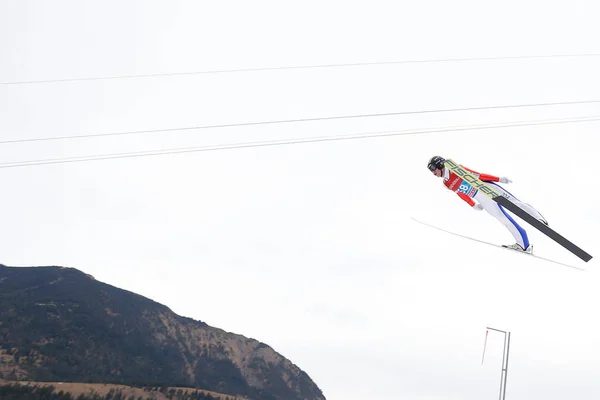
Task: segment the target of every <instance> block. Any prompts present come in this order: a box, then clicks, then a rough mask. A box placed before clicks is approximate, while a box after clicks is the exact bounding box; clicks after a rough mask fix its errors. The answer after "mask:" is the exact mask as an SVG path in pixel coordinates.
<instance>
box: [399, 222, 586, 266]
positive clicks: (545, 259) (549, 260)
mask: <svg viewBox="0 0 600 400" xmlns="http://www.w3.org/2000/svg"><path fill="white" fill-rule="evenodd" d="M411 219H412V220H413V221H415V222H418V223H419V224H421V225H425V226H428V227H430V228H433V229H437V230H438V231H442V232H445V233H448V234H450V235H454V236H458V237H461V238H464V239H469V240H472V241H474V242H478V243H483V244H487V245H488V246H493V247H497V248H500V249H504V250H508V251H510V252H512V253H517V254H522V255H525V256H530V257H534V258H537V259H539V260H543V261H547V262H550V263H553V264H558V265H562V266H563V267H569V268H573V269H578V270H580V271H585V269H583V268H579V267H575V266H573V265H569V264H565V263H562V262H560V261H555V260H551V259H549V258H546V257H540V256H536V255H535V254H532V253H526V252H524V251H518V250H512V249H509V248H506V247H503V246H501V245H498V244H495V243H491V242H486V241H485V240H479V239H475V238H472V237H469V236H465V235H461V234H460V233H455V232H451V231H448V230H446V229H442V228H438V227H437V226H434V225H431V224H428V223H426V222H423V221H419V220H418V219H416V218H414V217H411Z"/></svg>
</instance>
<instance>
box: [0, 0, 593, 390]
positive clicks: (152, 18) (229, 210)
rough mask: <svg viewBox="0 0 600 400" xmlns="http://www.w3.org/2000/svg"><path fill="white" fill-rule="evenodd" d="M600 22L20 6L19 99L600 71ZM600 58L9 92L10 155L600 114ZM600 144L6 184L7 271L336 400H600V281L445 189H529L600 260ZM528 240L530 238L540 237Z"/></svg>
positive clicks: (452, 8) (299, 7)
mask: <svg viewBox="0 0 600 400" xmlns="http://www.w3.org/2000/svg"><path fill="white" fill-rule="evenodd" d="M598 15H600V6H599V5H598V3H597V2H596V1H574V0H563V1H547V0H546V1H503V2H493V3H492V2H488V1H481V0H480V1H453V2H448V1H442V0H430V1H424V0H420V1H412V2H411V1H402V2H399V1H389V2H383V1H369V2H348V1H339V2H333V1H318V2H317V1H302V2H297V3H290V2H275V1H273V2H265V1H254V2H243V1H219V2H207V1H195V2H192V1H174V0H170V1H168V2H167V1H164V2H158V1H137V2H133V1H122V0H119V1H95V2H92V1H53V2H45V1H25V0H0V60H1V61H0V82H12V81H26V80H43V79H68V78H84V77H98V76H111V75H134V74H153V73H169V72H190V71H209V70H219V69H241V68H262V67H280V66H300V65H320V64H338V63H361V62H383V61H403V60H425V59H445V58H463V57H464V58H471V57H498V56H525V55H529V56H533V55H551V54H584V53H588V54H589V53H600V48H598V44H597V38H598V37H600V26H599V25H598V23H597V17H598ZM598 71H600V57H581V58H541V59H520V60H496V61H474V62H454V63H428V64H423V63H417V64H401V65H380V66H362V67H348V68H323V69H297V70H280V71H265V72H251V73H250V72H246V73H226V74H205V75H189V76H177V77H162V78H145V79H119V80H104V81H84V82H70V83H46V84H27V85H0V140H12V139H23V138H37V137H53V136H64V135H78V134H95V133H107V132H120V131H129V130H143V129H161V128H174V127H187V126H201V125H214V124H232V123H243V122H253V121H269V120H282V119H300V118H315V117H323V116H337V115H354V114H369V113H385V112H400V111H411V110H426V109H440V108H461V107H481V106H493V105H504V104H527V103H541V102H562V101H579V100H600V79H599V78H598ZM598 115H600V106H599V105H598V104H589V105H571V106H555V107H540V108H524V109H505V110H490V111H472V112H460V113H443V114H441V113H438V114H422V115H412V116H411V115H409V116H395V117H385V118H364V119H352V120H338V121H321V122H305V123H294V124H280V125H263V126H253V127H238V128H224V129H213V130H196V131H176V132H175V131H174V132H168V133H160V134H159V133H155V134H145V135H132V136H116V137H111V138H95V139H78V140H65V141H51V142H35V143H27V144H25V143H21V144H0V157H1V158H0V159H1V160H2V162H10V161H24V160H32V159H38V158H55V157H67V156H76V155H92V154H104V153H117V152H126V151H142V150H154V149H164V148H174V147H186V146H203V145H210V144H226V143H236V142H245V141H256V140H269V139H287V138H306V137H313V136H322V135H337V134H348V133H358V132H375V131H380V130H393V129H399V130H403V129H414V128H433V127H446V126H464V125H473V124H488V123H498V122H514V121H525V120H538V119H553V118H571V117H581V116H598ZM598 127H599V124H598V122H585V123H577V124H568V125H549V126H535V127H522V128H512V129H493V130H478V131H468V132H446V133H437V134H425V135H417V136H398V137H391V138H378V139H363V140H352V141H337V142H329V143H311V144H300V145H290V146H277V147H268V148H248V149H239V150H228V151H215V152H202V153H190V154H185V155H166V156H157V157H146V158H134V159H120V160H111V161H94V162H86V163H76V164H59V165H49V166H36V167H27V168H16V169H0V179H1V180H2V187H3V188H4V190H3V196H2V198H1V200H0V204H1V210H2V211H1V213H2V214H1V215H2V222H3V227H4V229H3V230H2V232H1V233H0V240H1V243H2V257H1V260H0V262H1V263H3V264H6V265H17V266H34V265H62V266H68V267H74V268H78V269H80V270H82V271H84V272H86V273H89V274H92V275H93V276H95V277H96V279H98V280H100V281H103V282H106V283H109V284H112V285H114V286H117V287H120V288H123V289H127V290H130V291H133V292H136V293H139V294H142V295H144V296H147V297H149V298H151V299H154V300H156V301H159V302H161V303H163V304H165V305H167V306H168V307H170V308H171V309H172V310H173V311H175V312H176V313H178V314H180V315H184V316H188V317H192V318H195V319H200V320H202V321H205V322H206V323H208V324H209V325H212V326H215V327H219V328H222V329H225V330H227V331H230V332H235V333H239V334H242V335H244V336H248V337H253V338H256V339H258V340H260V341H262V342H265V343H267V344H269V345H270V346H272V347H273V348H274V349H275V350H276V351H278V352H280V353H281V354H282V355H284V356H285V357H287V358H289V359H290V360H292V362H294V363H296V364H297V365H298V366H299V367H300V368H302V369H303V370H304V371H306V372H307V373H308V374H309V375H310V377H311V378H312V379H313V380H314V381H315V382H316V383H317V385H319V387H320V388H321V389H322V390H323V392H324V394H325V396H326V397H327V398H328V399H334V400H355V399H365V398H369V399H372V400H379V399H398V398H402V399H427V400H434V399H435V400H438V399H439V400H442V399H443V400H450V399H456V400H458V399H460V400H475V399H476V400H480V399H484V398H490V399H491V398H495V396H497V393H498V388H499V383H500V382H499V378H500V364H501V359H502V340H503V337H502V335H501V334H497V333H496V334H494V333H490V337H489V341H488V352H487V355H486V362H485V364H484V365H483V366H481V365H480V362H481V351H482V347H483V339H484V335H485V327H486V326H492V327H495V328H498V329H502V330H510V331H511V332H512V343H511V352H510V366H509V376H508V390H507V397H508V398H510V399H515V400H517V399H531V398H540V399H542V398H543V399H545V400H558V399H561V400H562V399H565V398H572V399H592V398H600V381H599V380H598V379H597V377H598V375H599V374H600V361H599V360H600V342H599V340H598V335H597V329H598V327H599V323H598V318H597V305H598V304H599V302H600V294H599V293H600V292H598V290H597V288H598V285H599V284H600V279H599V275H598V272H597V267H596V261H595V259H594V260H592V261H591V262H590V263H589V264H587V265H586V264H584V263H582V262H581V261H579V260H578V259H577V258H576V257H575V256H573V255H571V254H569V253H568V252H566V250H564V249H562V248H561V247H560V246H558V245H557V244H555V243H553V242H552V241H550V240H549V239H546V238H545V237H543V236H542V235H541V234H540V233H538V232H537V231H535V230H534V229H533V228H529V229H528V232H529V235H530V239H531V241H532V242H533V243H534V245H535V249H536V253H537V254H539V255H542V256H546V257H551V258H555V259H558V260H560V261H563V262H568V263H572V264H575V265H577V266H580V267H586V268H588V272H585V273H580V272H578V271H574V270H570V269H568V268H562V267H559V266H555V265H552V264H549V263H545V262H542V261H539V260H535V259H527V258H525V257H522V256H520V255H516V254H511V253H509V252H507V251H502V250H499V249H493V248H491V247H488V246H485V245H478V244H475V243H471V242H469V241H466V240H463V239H460V238H455V237H453V236H449V235H445V234H443V233H441V232H437V231H435V230H432V229H430V228H427V227H424V226H421V225H418V224H416V223H414V222H413V221H411V220H410V217H411V216H414V217H416V218H420V219H422V220H424V221H426V222H429V223H432V224H435V225H438V226H440V227H443V228H446V229H450V230H453V231H456V232H459V233H462V234H467V235H470V236H473V237H476V238H479V239H483V240H489V241H492V242H494V243H498V244H501V243H512V237H511V236H510V235H509V234H508V231H506V230H505V228H503V227H502V226H501V225H500V224H499V223H498V222H497V221H495V220H494V219H493V218H491V217H490V216H488V215H487V214H486V213H476V212H474V211H472V210H471V209H469V207H467V206H466V205H465V204H464V203H463V202H462V201H460V199H458V197H456V196H455V195H453V194H452V193H450V192H449V191H447V190H445V189H444V187H443V186H442V183H441V181H440V180H438V179H436V178H434V177H433V176H431V175H430V174H429V172H428V171H427V170H426V169H425V165H426V163H427V160H428V159H429V158H430V157H431V156H432V155H435V154H440V155H443V156H446V157H451V158H453V159H454V160H456V161H458V162H461V163H462V164H464V165H466V166H468V167H471V168H474V169H477V170H480V171H482V172H487V173H491V174H496V175H505V176H508V177H510V178H511V179H513V180H514V183H513V184H512V185H510V186H509V187H507V189H509V190H510V191H511V192H513V193H514V194H515V195H517V196H518V197H520V198H521V199H522V200H525V201H527V202H530V203H531V204H533V205H534V206H536V207H537V208H538V209H539V210H540V211H541V212H542V214H544V215H545V216H546V217H547V218H548V220H549V221H550V224H551V226H553V227H554V228H555V229H556V230H558V231H559V232H560V233H562V234H563V235H565V236H566V237H567V238H569V239H571V240H572V241H574V242H575V243H576V244H578V245H580V246H581V247H582V248H583V249H585V250H587V251H588V252H589V253H591V254H592V255H598V254H600V246H599V243H598V239H597V237H598V236H597V229H598V227H599V226H600V212H599V211H598V208H597V204H596V198H597V195H598V189H597V186H596V185H595V182H594V183H593V181H592V180H591V179H590V178H592V179H593V177H594V176H595V175H596V174H597V171H598V162H597V160H596V158H597V156H598V149H600V138H599V136H598V133H597V130H598ZM524 225H525V226H526V224H524Z"/></svg>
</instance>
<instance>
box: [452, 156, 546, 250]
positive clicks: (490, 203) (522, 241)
mask: <svg viewBox="0 0 600 400" xmlns="http://www.w3.org/2000/svg"><path fill="white" fill-rule="evenodd" d="M465 169H466V170H467V171H469V172H471V173H472V174H473V175H475V176H477V177H478V178H479V179H480V180H481V181H483V182H485V183H487V184H488V185H490V186H492V188H493V189H494V190H495V191H497V192H498V193H500V194H504V195H505V196H506V197H507V198H508V199H509V200H510V201H511V202H512V203H514V204H515V205H517V206H519V207H520V208H521V209H523V210H525V211H526V212H527V213H528V214H530V215H531V216H533V217H534V218H536V219H540V218H542V219H543V217H542V215H541V214H540V213H539V212H538V211H537V210H536V209H535V208H533V207H532V206H531V205H529V204H527V203H523V202H522V201H520V200H519V199H517V198H516V197H515V196H513V195H512V194H510V193H509V192H507V191H506V189H504V188H503V187H502V186H500V185H498V184H497V183H496V182H498V181H499V180H500V178H498V177H497V176H493V175H488V174H480V173H479V172H476V171H473V170H471V169H469V168H466V167H465ZM444 185H445V186H446V187H447V188H448V189H450V190H452V191H453V192H455V193H456V194H457V195H458V196H459V197H460V198H461V199H463V200H464V201H465V202H467V203H468V204H469V205H470V206H471V207H473V206H474V205H475V201H474V200H473V199H475V200H477V202H478V203H479V204H481V206H482V207H483V209H484V210H485V211H487V212H488V213H489V214H490V215H492V216H493V217H495V218H496V219H497V220H498V221H500V222H501V223H502V224H503V225H504V226H506V228H508V230H509V231H510V233H511V234H512V235H513V237H514V238H515V241H516V242H517V243H518V244H519V245H520V246H521V247H523V249H527V248H528V247H529V238H528V237H527V232H525V229H523V228H522V227H521V226H520V225H519V224H518V223H517V221H515V220H514V218H513V217H512V216H510V215H509V214H508V213H507V212H506V210H505V209H504V207H502V206H501V205H500V204H498V203H496V202H495V201H494V200H492V199H490V198H489V197H488V196H487V195H485V194H484V193H480V192H479V190H478V189H477V188H474V187H473V186H471V184H470V183H468V182H466V181H465V180H463V179H462V178H461V177H459V176H458V175H456V174H455V173H454V172H452V171H450V170H449V169H448V168H445V169H444Z"/></svg>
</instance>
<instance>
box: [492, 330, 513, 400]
mask: <svg viewBox="0 0 600 400" xmlns="http://www.w3.org/2000/svg"><path fill="white" fill-rule="evenodd" d="M487 329H490V330H492V331H496V332H500V333H503V334H504V349H503V352H502V370H501V371H500V394H499V397H498V399H499V400H505V399H506V376H507V375H508V352H509V349H510V332H506V331H501V330H500V329H495V328H490V327H489V326H488V327H487Z"/></svg>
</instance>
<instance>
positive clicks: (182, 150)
mask: <svg viewBox="0 0 600 400" xmlns="http://www.w3.org/2000/svg"><path fill="white" fill-rule="evenodd" d="M592 121H600V115H592V116H588V117H578V118H569V119H554V120H537V121H521V122H510V123H500V124H487V125H466V126H458V127H447V128H434V129H418V130H407V131H397V130H396V131H381V132H363V133H356V134H349V135H336V136H320V137H311V138H305V139H288V140H268V141H258V142H245V143H233V144H225V145H214V146H201V147H184V148H175V149H163V150H150V151H141V152H130V153H113V154H102V155H95V156H81V157H65V158H50V159H41V160H30V161H18V162H11V163H3V164H0V169H2V168H18V167H30V166H36V165H48V164H66V163H77V162H88V161H103V160H112V159H119V158H134V157H149V156H158V155H168V154H182V153H195V152H204V151H218V150H233V149H242V148H250V147H268V146H282V145H293V144H303V143H317V142H332V141H341V140H357V139H369V138H378V137H390V136H404V135H421V134H427V133H440V132H457V131H469V130H478V129H498V128H515V127H523V126H536V125H550V124H568V123H577V122H592Z"/></svg>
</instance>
